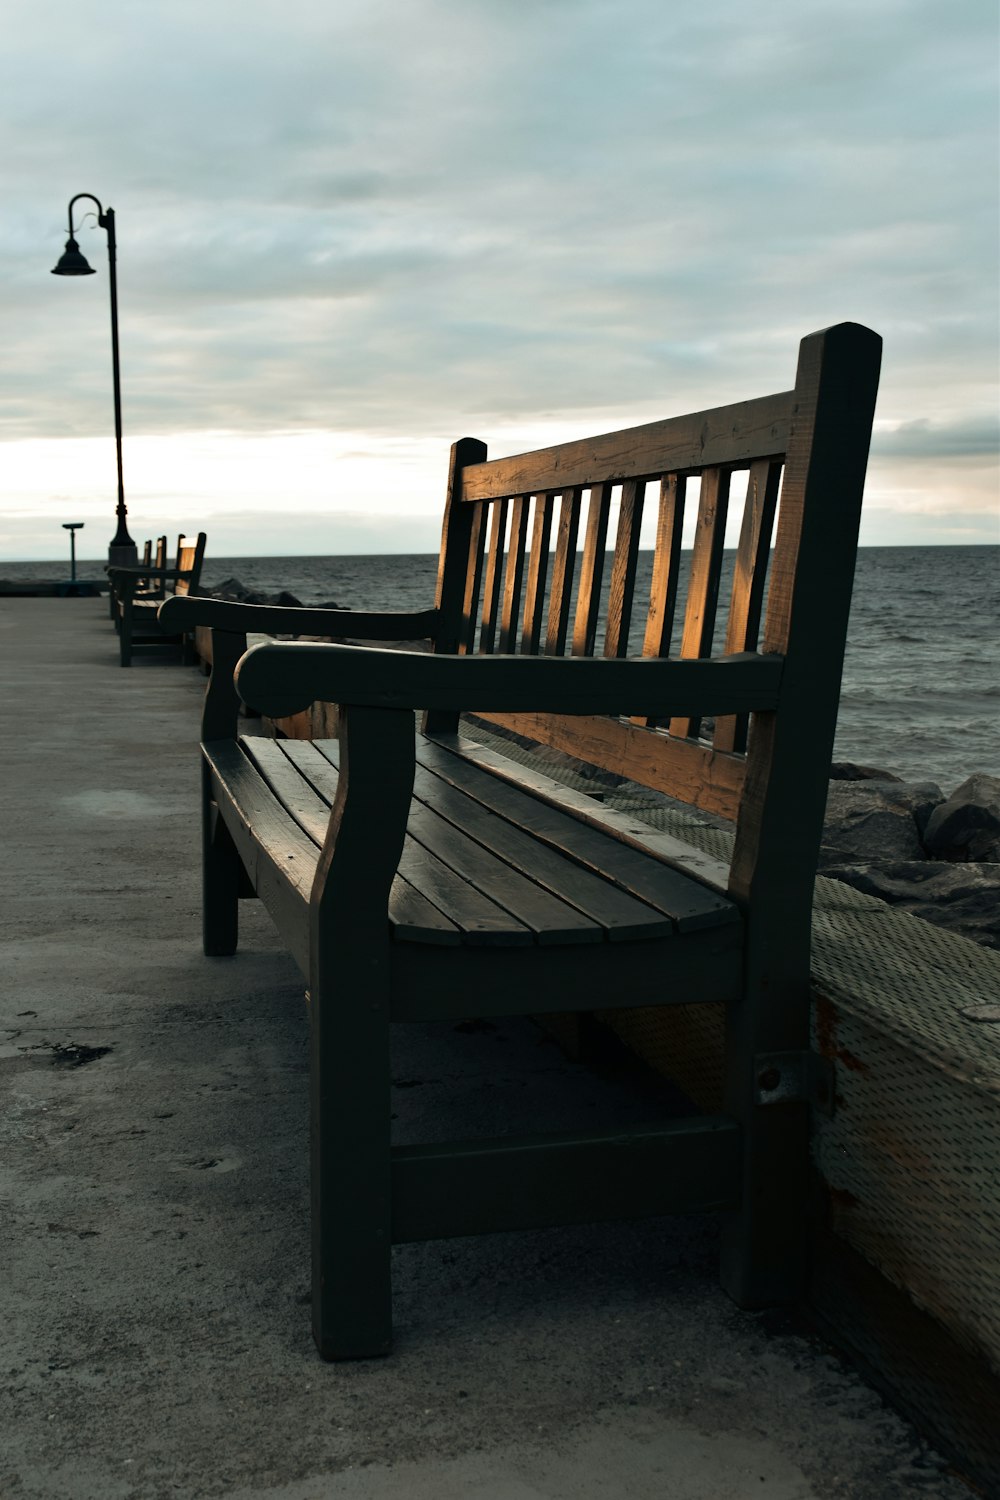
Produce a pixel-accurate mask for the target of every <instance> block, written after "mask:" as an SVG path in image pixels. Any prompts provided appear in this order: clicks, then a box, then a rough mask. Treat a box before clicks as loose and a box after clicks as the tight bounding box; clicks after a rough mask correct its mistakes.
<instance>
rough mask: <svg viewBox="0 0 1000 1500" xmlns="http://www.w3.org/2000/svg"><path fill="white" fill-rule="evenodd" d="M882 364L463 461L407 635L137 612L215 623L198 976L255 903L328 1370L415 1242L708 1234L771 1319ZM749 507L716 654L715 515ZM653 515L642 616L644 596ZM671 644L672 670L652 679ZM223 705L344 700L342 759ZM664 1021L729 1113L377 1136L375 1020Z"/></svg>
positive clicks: (802, 1200) (318, 621)
mask: <svg viewBox="0 0 1000 1500" xmlns="http://www.w3.org/2000/svg"><path fill="white" fill-rule="evenodd" d="M880 348H881V344H880V340H879V339H878V337H877V335H875V334H873V333H871V332H870V331H869V330H868V329H865V328H862V327H860V326H858V325H855V324H842V325H839V326H837V327H835V328H832V329H829V330H826V331H825V332H822V333H818V334H814V335H812V336H810V337H808V338H806V339H805V340H804V341H803V343H802V345H801V348H800V354H799V365H798V372H797V375H796V381H795V387H794V389H793V390H792V391H789V392H786V393H784V394H781V395H776V396H769V397H764V398H762V399H756V400H749V401H744V402H740V403H738V404H734V405H731V406H726V407H721V408H717V409H714V410H711V411H703V412H698V413H696V414H694V415H692V416H687V417H681V418H678V419H675V420H668V421H662V422H654V423H651V424H649V425H647V426H643V427H638V428H634V429H631V430H629V431H626V432H615V433H611V434H606V435H603V436H599V437H595V438H589V439H584V440H581V441H577V442H572V443H566V444H562V445H559V446H556V447H552V448H547V449H543V450H540V451H538V452H534V453H528V454H521V455H519V456H517V457H514V458H506V459H498V460H494V461H492V462H490V461H487V458H486V450H485V447H484V446H483V444H482V443H480V442H477V441H475V440H473V439H463V440H461V441H460V442H458V443H456V444H455V446H454V448H453V450H452V460H451V470H450V476H449V481H448V495H447V503H446V511H445V518H444V529H443V541H442V548H441V556H440V560H439V572H438V585H437V599H436V603H435V606H434V608H433V609H428V610H427V611H425V612H422V613H418V614H408V615H404V614H391V613H379V614H360V613H355V612H353V611H352V612H344V611H315V610H308V609H305V610H285V609H270V608H261V607H253V606H242V605H231V604H226V603H222V602H218V601H211V600H194V599H191V600H185V599H174V600H169V601H167V603H166V604H164V605H163V606H162V607H161V620H162V621H163V623H164V627H165V628H166V629H168V630H180V629H189V628H191V626H192V625H193V624H194V623H195V622H201V623H203V624H205V625H209V626H212V627H213V660H214V666H213V673H212V677H211V680H210V684H209V688H208V692H207V695H206V704H205V714H204V723H203V753H204V758H203V789H204V791H203V808H204V871H205V883H204V944H205V951H206V952H207V953H210V954H217V955H221V954H229V953H232V952H233V951H234V949H235V946H236V941H237V902H238V897H239V896H240V895H241V894H244V893H246V892H248V891H250V890H251V888H252V890H253V891H255V892H256V894H257V895H258V896H259V897H261V898H262V899H263V900H264V902H265V903H266V905H267V906H268V908H269V910H270V912H271V914H272V916H273V918H274V920H275V922H276V924H277V926H278V928H279V930H280V932H281V934H282V937H283V939H284V941H285V942H286V943H287V945H288V947H289V949H290V951H291V952H292V954H293V955H294V956H295V958H296V960H297V961H298V964H299V966H300V967H301V970H302V972H303V974H304V976H305V977H306V980H307V983H308V986H309V992H310V995H311V1005H310V1033H311V1055H312V1073H311V1077H312V1083H311V1111H312V1195H313V1197H312V1205H313V1209H312V1222H313V1329H314V1334H315V1338H316V1342H317V1344H318V1346H319V1349H320V1351H321V1353H322V1354H323V1355H324V1356H325V1357H327V1358H334V1359H336V1358H350V1357H363V1356H368V1355H373V1354H378V1353H381V1352H384V1351H385V1350H387V1349H388V1348H389V1344H390V1337H391V1303H390V1250H391V1246H392V1244H393V1243H398V1242H401V1241H407V1240H419V1239H425V1238H435V1237H442V1236H451V1235H465V1234H478V1233H481V1232H485V1231H488V1230H502V1229H510V1228H526V1227H532V1226H543V1225H554V1224H561V1223H572V1222H583V1221H591V1220H595V1221H596V1220H600V1219H603V1218H615V1217H634V1216H640V1215H646V1214H667V1213H682V1212H685V1213H686V1212H691V1211H711V1212H717V1213H719V1214H721V1216H722V1223H723V1231H722V1282H723V1285H724V1286H725V1287H726V1289H727V1290H728V1291H729V1292H730V1293H731V1295H732V1296H733V1297H734V1298H735V1299H736V1301H737V1302H738V1303H740V1304H741V1305H743V1306H747V1307H757V1306H761V1305H764V1304H767V1303H771V1302H775V1301H782V1300H787V1299H792V1298H794V1297H795V1296H796V1295H797V1294H798V1293H799V1291H800V1289H801V1287H802V1284H803V1277H804V1273H805V1244H806V1234H805V1228H806V1202H807V1196H808V1194H807V1168H808V1115H809V1103H810V1100H811V1098H812V1097H813V1091H814V1084H815V1075H816V1068H815V1063H816V1059H814V1058H813V1056H812V1054H811V1052H810V1050H809V989H808V979H809V945H810V909H811V897H812V889H813V881H814V875H815V865H816V856H817V849H818V844H819V838H820V831H821V827H822V819H823V810H824V804H825V800H826V792H827V776H828V770H829V763H830V756H831V749H832V744H833V735H834V727H835V721H836V713H837V701H838V694H839V684H840V675H841V665H842V658H843V651H844V642H845V634H846V626H847V617H848V611H849V605H850V595H851V583H852V573H853V568H854V560H855V551H856V545H857V532H858V523H859V516H860V508H861V498H862V490H863V484H864V474H865V466H866V461H867V452H868V443H869V438H870V431H871V423H872V413H873V408H874V401H875V392H876V387H877V381H878V366H879V357H880ZM735 475H740V476H741V479H740V481H739V482H737V483H734V476H735ZM744 480H745V484H746V499H745V502H744V509H743V518H742V529H741V530H740V533H739V544H738V549H737V554H736V559H735V570H734V577H733V582H732V588H731V602H730V605H729V610H728V617H727V619H726V623H725V632H724V641H722V643H721V653H720V654H719V655H712V648H713V640H714V626H715V618H716V613H717V599H718V596H719V590H720V579H721V577H722V571H723V541H724V535H725V523H726V513H727V509H729V508H733V509H735V507H736V505H737V503H738V499H739V496H740V493H741V491H742V488H743V481H744ZM695 489H697V491H698V499H697V507H696V515H695V535H694V550H693V556H692V559H691V564H690V568H689V570H688V577H687V581H686V600H685V601H684V603H683V608H681V600H680V595H681V593H682V592H685V591H684V590H682V588H681V587H680V582H681V580H682V579H683V574H684V567H683V565H682V559H681V535H682V533H681V524H682V519H683V515H684V511H685V504H686V502H688V503H690V502H692V500H693V494H694V491H695ZM650 493H652V497H653V499H654V501H655V505H656V513H655V546H656V550H655V556H654V562H653V572H652V585H651V589H650V595H649V598H648V600H647V599H642V600H637V599H636V597H635V578H636V569H637V558H638V549H639V542H640V530H639V525H640V517H641V512H642V508H643V502H644V499H645V497H646V496H647V495H648V494H650ZM615 508H617V512H618V519H617V528H616V532H615V540H614V551H613V556H612V559H611V566H610V578H609V580H608V587H607V590H606V594H607V602H606V605H605V604H602V602H601V601H602V588H601V582H602V572H603V571H604V562H605V543H606V538H607V534H608V528H609V517H611V515H612V513H613V511H614V509H615ZM692 508H694V507H693V505H692ZM776 511H777V517H778V519H777V524H776V530H775V531H774V545H773V554H772V553H771V552H770V547H771V539H772V531H773V529H774V519H775V513H776ZM581 537H582V539H583V546H582V551H579V552H578V549H577V544H578V541H579V540H580V538H581ZM553 539H554V547H553V546H552V545H551V544H552V542H553ZM769 561H770V568H769V567H768V564H769ZM768 574H769V579H768V577H767V575H768ZM765 588H766V590H767V598H766V615H765V621H764V626H763V638H762V642H760V641H759V635H760V630H759V624H760V620H761V615H762V607H763V603H764V596H765ZM640 604H641V618H638V616H639V615H640V610H639V607H638V606H639V605H640ZM675 615H676V617H677V618H678V620H680V619H682V620H683V625H682V628H681V632H680V634H681V639H680V654H679V657H678V656H676V655H675V656H674V657H673V658H672V659H668V652H669V651H670V641H671V634H672V627H673V621H674V618H675ZM633 623H635V625H636V633H637V636H638V634H639V632H640V630H641V645H640V646H639V649H640V650H641V652H642V655H641V657H639V658H638V659H636V658H630V657H628V654H627V653H628V651H629V649H630V633H631V629H632V626H633ZM256 630H265V631H272V632H298V633H301V634H309V635H326V636H334V637H337V636H340V637H344V636H348V635H349V636H350V637H352V638H354V639H363V640H389V639H392V640H397V641H399V640H406V639H411V640H413V641H423V642H430V643H431V645H432V648H433V650H432V652H431V653H430V654H427V653H426V651H425V653H424V654H421V653H420V652H417V651H414V652H412V653H407V652H405V651H400V650H398V649H397V650H386V649H378V648H373V647H364V646H351V645H337V644H315V643H308V644H307V643H274V644H266V645H260V646H257V647H256V648H254V649H253V650H251V651H250V652H248V653H247V654H245V655H244V654H243V650H244V641H245V634H244V632H246V631H256ZM637 644H638V641H637ZM567 650H569V651H570V652H571V655H570V656H568V657H567V656H566V652H567ZM597 651H600V653H601V654H600V655H596V654H595V652H597ZM234 673H235V687H234ZM237 693H238V694H239V697H241V698H242V699H244V700H245V701H246V702H247V703H249V704H252V705H254V706H255V707H256V708H257V709H259V710H261V711H262V712H263V713H265V714H267V715H270V716H272V717H278V718H280V717H281V716H283V715H289V714H293V713H295V712H298V711H301V710H302V709H303V708H305V707H306V706H307V705H308V704H310V703H311V702H314V701H325V702H333V703H336V704H338V705H339V741H334V740H327V741H325V742H324V741H320V742H313V743H310V742H305V741H296V740H280V739H268V738H265V737H257V738H253V737H250V736H243V737H241V736H240V734H239V732H238V722H237V710H238V703H239V698H238V696H237ZM417 710H419V711H421V712H422V713H423V722H422V728H421V730H420V732H419V733H415V721H414V711H417ZM463 713H464V714H475V715H478V716H482V717H485V718H486V719H487V720H490V721H494V722H497V723H499V724H502V725H503V726H505V727H506V728H507V729H513V730H514V731H516V732H517V733H518V734H519V735H523V736H528V737H530V738H531V740H532V741H537V742H539V743H542V744H546V745H549V746H555V747H557V748H558V749H560V750H563V751H566V752H568V753H570V754H572V755H574V756H578V757H581V758H582V759H584V760H586V761H588V762H590V763H592V764H596V765H597V766H600V767H604V768H608V769H610V770H612V771H614V772H616V773H618V774H620V775H622V776H626V777H628V778H630V779H631V780H633V781H638V782H641V783H643V784H644V785H645V786H648V787H651V788H655V789H658V790H660V791H662V792H667V793H669V794H671V795H673V796H675V797H678V798H680V799H682V800H683V802H685V803H686V804H689V805H691V806H694V807H697V808H702V809H711V810H712V811H713V812H716V813H721V814H724V815H725V816H726V817H728V818H731V819H732V820H733V822H734V824H735V835H736V837H735V852H734V856H733V860H732V866H731V868H729V869H728V870H727V869H725V868H724V867H720V866H718V865H717V864H715V863H713V861H711V860H709V859H707V858H706V857H705V856H703V855H699V854H697V853H696V852H695V851H694V850H693V849H692V848H690V847H688V846H687V845H685V844H684V843H683V842H681V841H680V840H677V839H674V838H670V837H667V836H665V835H662V834H657V833H656V832H655V831H653V830H652V829H648V830H647V833H646V834H643V833H642V832H641V825H639V824H638V822H637V820H636V819H635V818H630V817H629V816H628V815H626V814H623V813H620V812H619V813H614V812H611V811H610V810H607V809H604V808H603V807H602V806H601V804H600V802H598V801H595V800H594V799H592V798H589V797H587V796H585V795H581V794H579V793H576V794H574V793H570V792H566V791H560V789H559V788H558V787H556V786H555V784H554V783H551V782H547V779H546V778H545V777H544V776H543V775H538V774H530V773H528V774H526V773H525V772H524V771H523V770H522V768H521V767H519V766H518V765H516V764H514V763H513V762H512V761H510V760H508V759H506V758H505V757H504V756H503V755H502V754H500V753H498V752H497V751H496V750H484V749H483V747H482V745H481V744H477V743H475V742H474V741H473V740H472V739H470V738H469V737H468V735H467V733H464V732H463V728H462V726H461V724H460V715H461V714H463ZM709 716H710V717H711V718H712V719H713V720H714V728H713V729H712V731H711V736H710V738H707V739H706V738H704V737H703V736H702V735H701V733H700V730H701V729H702V727H703V726H704V725H705V724H706V721H707V720H708V718H709ZM692 1001H699V1002H705V1003H709V1002H718V1001H723V1002H725V1004H726V1007H727V1010H726V1014H727V1022H726V1041H725V1052H726V1057H725V1077H726V1089H725V1104H724V1111H723V1112H722V1113H720V1114H717V1115H712V1116H702V1115H694V1116H692V1117H691V1118H685V1119H681V1120H676V1119H671V1120H657V1121H654V1122H652V1123H651V1124H650V1125H649V1127H648V1128H647V1129H643V1130H634V1129H629V1130H619V1131H615V1132H610V1133H607V1132H606V1133H603V1134H601V1133H594V1132H588V1131H587V1130H586V1129H581V1130H580V1131H579V1132H576V1133H574V1134H569V1135H562V1136H543V1137H534V1136H528V1135H519V1134H518V1133H517V1124H516V1121H515V1122H512V1131H513V1133H512V1134H511V1135H509V1136H504V1137H502V1138H500V1139H497V1140H489V1141H483V1140H471V1141H459V1142H451V1143H447V1144H434V1145H427V1146H405V1147H399V1146H393V1144H392V1142H391V1140H390V1125H389V1120H390V1106H389V1097H390V1095H389V1090H390V1070H389V1055H388V1042H389V1028H390V1023H393V1022H406V1021H424V1020H431V1019H442V1020H452V1021H458V1020H460V1019H461V1020H465V1019H469V1018H474V1017H490V1016H506V1015H514V1014H535V1015H537V1014H544V1013H553V1014H554V1013H558V1012H569V1011H580V1010H586V1009H588V1008H591V1009H601V1010H604V1011H607V1010H609V1009H615V1008H618V1007H632V1006H635V1005H636V1004H642V1005H647V1006H648V1005H655V1004H662V1005H672V1004H677V1003H690V1002H692Z"/></svg>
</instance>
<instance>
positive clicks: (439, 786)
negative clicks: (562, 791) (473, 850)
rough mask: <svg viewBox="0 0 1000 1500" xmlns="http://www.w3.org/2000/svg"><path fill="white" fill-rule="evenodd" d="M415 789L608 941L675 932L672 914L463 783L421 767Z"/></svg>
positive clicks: (432, 806)
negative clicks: (591, 923)
mask: <svg viewBox="0 0 1000 1500" xmlns="http://www.w3.org/2000/svg"><path fill="white" fill-rule="evenodd" d="M414 792H415V794H416V796H418V797H419V798H420V799H421V800H422V801H425V802H426V803H427V805H428V806H429V807H430V808H431V809H432V810H433V811H434V812H436V813H438V814H439V815H440V816H441V817H443V818H446V819H447V820H448V821H449V822H450V823H453V824H454V825H455V827H457V828H460V829H462V831H463V832H465V833H466V834H468V835H469V837H470V838H473V839H475V840H476V842H477V843H480V844H482V845H483V847H484V848H487V849H489V850H490V851H491V853H493V854H495V855H497V856H498V857H499V858H500V859H502V860H503V861H504V862H505V863H506V864H509V865H510V867H511V868H512V869H513V870H516V871H518V872H519V873H520V874H522V875H524V876H525V877H526V878H527V879H529V880H532V881H534V882H535V883H536V884H538V885H540V886H542V887H543V888H544V889H545V890H547V891H549V892H551V894H552V895H554V896H557V897H558V898H559V900H561V901H565V902H567V903H568V904H569V905H571V906H575V907H576V909H577V910H578V911H580V912H582V913H583V914H584V915H585V916H587V917H589V918H590V919H591V920H592V921H594V922H596V923H597V924H598V925H599V926H600V927H602V928H603V929H604V931H605V934H606V937H607V939H608V940H609V941H610V942H625V941H627V940H629V939H632V938H646V937H666V936H667V935H669V934H670V933H671V932H672V931H673V927H672V924H671V923H670V920H669V918H667V917H666V916H664V914H663V913H662V912H660V911H654V910H653V908H652V907H650V906H647V905H646V904H645V903H644V902H641V901H638V900H636V899H635V897H633V896H631V895H629V894H628V893H627V892H625V891H623V890H620V889H618V888H617V887H616V886H614V885H612V884H610V883H609V882H608V881H607V880H604V879H603V878H602V877H601V876H600V875H599V874H597V873H595V872H594V871H592V870H589V869H587V868H585V867H584V866H582V865H578V864H576V863H575V862H574V861H572V860H568V859H566V858H565V857H564V856H563V855H562V854H561V853H560V852H559V851H557V850H556V849H554V848H552V847H551V846H550V845H548V844H545V843H543V842H542V841H541V840H539V839H537V838H534V837H532V834H531V832H528V831H526V829H525V826H523V825H519V824H518V822H517V821H516V820H514V819H510V818H508V817H506V816H505V815H504V814H503V812H502V811H499V810H497V809H495V808H491V807H490V806H489V804H488V803H486V802H477V801H476V800H475V799H474V798H471V797H469V796H467V795H466V793H465V791H464V790H463V789H462V788H461V787H459V786H456V785H453V784H451V783H449V782H448V781H447V779H445V778H444V777H441V776H436V775H435V774H434V773H433V771H431V770H429V769H427V768H426V767H423V766H420V765H418V767H417V772H416V777H415V779H414Z"/></svg>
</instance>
